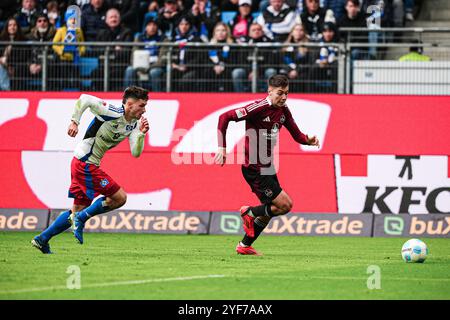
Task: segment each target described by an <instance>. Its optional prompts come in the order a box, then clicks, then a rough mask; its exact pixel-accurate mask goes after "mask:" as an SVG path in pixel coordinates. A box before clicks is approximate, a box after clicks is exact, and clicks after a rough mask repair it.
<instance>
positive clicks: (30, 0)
mask: <svg viewBox="0 0 450 320" xmlns="http://www.w3.org/2000/svg"><path fill="white" fill-rule="evenodd" d="M38 14H39V10H38V8H37V6H36V0H22V5H21V7H20V9H19V11H18V12H17V13H16V14H15V15H14V18H15V19H16V21H17V23H18V24H19V26H20V28H21V29H22V33H23V34H24V35H27V34H28V33H29V32H30V30H31V29H32V28H34V26H35V25H36V19H37V16H38Z"/></svg>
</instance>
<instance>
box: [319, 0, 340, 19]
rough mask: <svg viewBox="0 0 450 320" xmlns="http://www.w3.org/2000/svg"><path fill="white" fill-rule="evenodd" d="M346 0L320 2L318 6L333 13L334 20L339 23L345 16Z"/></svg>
mask: <svg viewBox="0 0 450 320" xmlns="http://www.w3.org/2000/svg"><path fill="white" fill-rule="evenodd" d="M345 3H346V0H322V1H321V2H320V6H321V7H322V8H325V9H329V10H331V11H333V14H334V18H335V20H336V21H339V20H340V19H341V18H342V17H343V16H344V15H345V9H344V8H345Z"/></svg>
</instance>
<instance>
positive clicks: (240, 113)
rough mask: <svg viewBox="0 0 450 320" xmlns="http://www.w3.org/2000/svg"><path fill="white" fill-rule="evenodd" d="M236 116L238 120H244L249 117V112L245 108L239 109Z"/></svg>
mask: <svg viewBox="0 0 450 320" xmlns="http://www.w3.org/2000/svg"><path fill="white" fill-rule="evenodd" d="M236 115H237V117H238V119H240V118H243V117H245V116H246V115H247V110H246V109H245V108H240V109H237V110H236Z"/></svg>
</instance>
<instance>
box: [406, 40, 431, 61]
mask: <svg viewBox="0 0 450 320" xmlns="http://www.w3.org/2000/svg"><path fill="white" fill-rule="evenodd" d="M411 42H412V43H417V46H414V47H410V48H409V53H407V54H405V55H403V56H401V57H400V58H399V59H398V61H431V58H430V57H429V56H427V55H424V54H423V47H422V46H421V45H420V43H421V42H420V41H419V40H412V41H411Z"/></svg>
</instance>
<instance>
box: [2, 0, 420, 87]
mask: <svg viewBox="0 0 450 320" xmlns="http://www.w3.org/2000/svg"><path fill="white" fill-rule="evenodd" d="M373 5H377V6H379V7H381V8H383V10H382V11H381V13H379V14H380V15H379V18H380V19H375V18H378V16H377V17H374V16H373V15H374V14H376V13H374V12H371V11H370V10H369V8H370V6H373ZM413 7H414V0H384V1H383V0H261V1H258V0H2V1H1V4H0V29H1V33H0V41H2V42H3V44H0V90H20V89H23V86H24V81H27V83H28V85H29V86H33V85H34V86H36V87H37V88H39V87H40V86H41V84H42V83H41V81H42V78H43V77H42V72H44V71H43V68H44V66H43V56H44V55H45V56H46V57H47V59H46V60H45V61H46V62H45V63H46V65H45V68H46V77H47V79H48V80H47V89H48V90H70V89H73V90H76V89H87V88H89V89H91V90H102V88H103V87H104V85H105V84H104V81H103V79H104V75H105V73H107V74H108V77H107V79H109V83H108V88H109V90H112V91H114V90H122V89H123V88H124V87H126V86H129V85H131V84H139V85H141V86H144V87H147V88H149V89H151V90H152V91H163V90H166V88H165V85H166V81H165V79H166V77H167V68H166V66H167V64H168V63H170V66H171V68H170V77H171V79H173V87H172V88H171V90H172V91H199V90H198V88H199V86H201V88H203V90H202V91H218V92H221V91H224V92H230V91H235V92H246V91H249V90H251V88H250V86H251V81H250V80H251V79H252V77H253V75H254V72H257V73H258V74H257V78H258V79H259V80H260V82H258V83H257V86H258V90H264V86H265V84H264V83H265V82H264V79H267V78H268V77H270V76H271V75H273V74H275V73H285V74H286V75H288V77H289V78H290V79H291V80H292V82H291V83H293V88H292V91H303V92H305V91H306V92H308V91H309V92H314V91H319V92H335V91H336V82H337V67H336V64H337V59H338V54H339V52H338V50H337V48H336V47H333V45H332V44H333V43H338V42H342V41H347V40H348V35H347V34H345V33H343V32H340V31H339V30H340V28H342V27H357V28H370V23H371V21H372V22H373V21H381V27H401V26H403V25H404V22H405V21H406V20H412V19H414V16H413V15H412V9H413ZM368 12H370V13H368ZM383 40H384V39H380V35H379V34H376V33H375V34H372V35H371V34H370V32H369V33H367V32H366V33H363V34H361V35H360V36H359V38H358V42H380V41H383ZM18 41H20V42H23V41H33V42H53V43H54V45H53V46H51V47H48V50H46V51H44V50H43V47H42V46H23V45H15V44H14V42H18ZM85 42H99V43H101V42H108V43H114V42H117V45H114V46H109V47H108V51H107V53H105V47H101V46H96V45H90V44H84V43H85ZM127 42H128V43H133V45H130V46H125V45H123V43H127ZM191 42H198V43H208V44H210V45H211V46H208V47H207V48H203V49H200V48H196V47H192V46H186V44H187V43H191ZM164 43H175V44H177V46H176V47H174V48H173V47H172V48H171V47H169V46H165V45H161V44H164ZM255 43H261V44H264V46H262V47H261V49H260V50H259V55H258V56H257V57H255V56H254V55H253V49H252V48H251V47H249V46H245V45H244V46H242V47H238V46H236V45H235V44H255ZM274 43H277V44H285V45H284V46H283V48H281V47H279V46H278V47H277V46H271V44H274ZM308 43H316V44H318V45H317V46H315V47H311V46H301V45H302V44H308ZM299 45H300V46H299ZM106 54H107V55H108V59H107V60H108V65H107V66H105V63H104V61H105V55H106ZM375 55H376V52H374V51H373V50H372V51H371V50H357V49H355V50H354V51H352V53H351V57H352V59H373V58H375ZM168 59H170V61H168ZM255 59H256V60H257V63H258V68H257V70H255V69H254V68H253V67H252V62H254V60H255ZM87 66H91V68H88V67H87ZM88 69H89V70H88Z"/></svg>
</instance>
